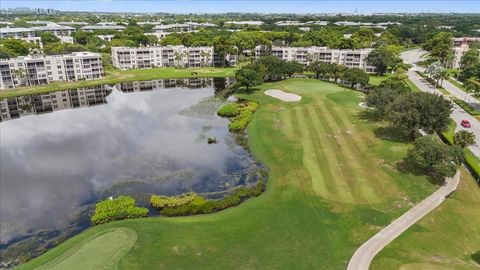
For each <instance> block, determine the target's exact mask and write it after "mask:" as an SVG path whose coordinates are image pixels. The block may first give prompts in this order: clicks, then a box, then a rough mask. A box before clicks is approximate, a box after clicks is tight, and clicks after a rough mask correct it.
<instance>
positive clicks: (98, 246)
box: [37, 228, 137, 270]
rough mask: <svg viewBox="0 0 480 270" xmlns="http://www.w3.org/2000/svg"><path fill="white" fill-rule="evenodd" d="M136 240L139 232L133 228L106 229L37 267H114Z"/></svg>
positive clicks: (55, 268)
mask: <svg viewBox="0 0 480 270" xmlns="http://www.w3.org/2000/svg"><path fill="white" fill-rule="evenodd" d="M136 241H137V234H136V233H135V231H133V230H131V229H127V228H114V229H111V230H105V231H102V232H101V233H99V234H98V235H94V236H93V237H92V238H89V239H86V241H83V242H81V243H79V244H78V245H77V246H76V248H75V249H72V250H70V251H69V252H65V253H64V254H62V256H59V257H57V258H56V259H55V260H52V261H51V262H49V263H48V264H45V265H43V266H41V267H39V268H37V269H38V270H42V269H50V270H61V269H78V270H89V269H114V268H115V265H116V264H117V263H118V261H119V260H120V259H121V258H122V257H123V256H124V255H125V254H126V253H127V252H128V251H129V250H130V249H131V248H132V247H133V245H134V244H135V242H136Z"/></svg>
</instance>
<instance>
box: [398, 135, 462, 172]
mask: <svg viewBox="0 0 480 270" xmlns="http://www.w3.org/2000/svg"><path fill="white" fill-rule="evenodd" d="M413 145H414V148H412V149H410V150H409V151H408V155H407V160H408V161H409V162H411V163H413V164H415V165H416V166H418V167H419V168H421V169H424V170H427V171H428V172H429V173H431V174H432V175H434V176H436V177H442V178H444V177H452V176H453V175H455V172H456V171H457V169H458V167H459V166H460V165H461V164H462V162H463V151H462V149H461V148H460V147H458V146H454V145H447V144H444V143H442V142H441V141H440V140H439V139H437V138H436V137H434V136H424V137H420V138H418V139H416V140H415V142H414V143H413Z"/></svg>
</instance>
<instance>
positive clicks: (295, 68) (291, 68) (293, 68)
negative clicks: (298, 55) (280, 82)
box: [285, 61, 304, 77]
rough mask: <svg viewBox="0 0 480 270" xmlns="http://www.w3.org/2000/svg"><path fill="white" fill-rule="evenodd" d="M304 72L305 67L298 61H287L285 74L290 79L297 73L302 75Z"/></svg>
mask: <svg viewBox="0 0 480 270" xmlns="http://www.w3.org/2000/svg"><path fill="white" fill-rule="evenodd" d="M303 70H304V66H303V65H302V64H300V63H299V62H297V61H287V62H286V63H285V74H286V75H287V76H288V77H292V76H293V74H295V73H301V72H303Z"/></svg>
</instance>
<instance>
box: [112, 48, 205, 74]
mask: <svg viewBox="0 0 480 270" xmlns="http://www.w3.org/2000/svg"><path fill="white" fill-rule="evenodd" d="M112 64H113V66H114V67H115V68H118V69H134V68H152V67H172V66H181V67H201V66H211V65H212V64H213V47H185V46H181V45H179V46H159V47H139V48H130V47H112Z"/></svg>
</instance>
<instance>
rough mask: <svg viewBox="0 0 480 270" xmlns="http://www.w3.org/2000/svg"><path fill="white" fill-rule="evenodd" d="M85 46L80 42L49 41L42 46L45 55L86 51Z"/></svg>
mask: <svg viewBox="0 0 480 270" xmlns="http://www.w3.org/2000/svg"><path fill="white" fill-rule="evenodd" d="M86 50H87V49H86V48H85V46H83V45H80V44H70V43H60V42H56V43H51V44H48V45H45V46H44V47H43V52H44V53H45V54H47V55H54V54H68V53H72V52H81V51H86Z"/></svg>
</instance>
